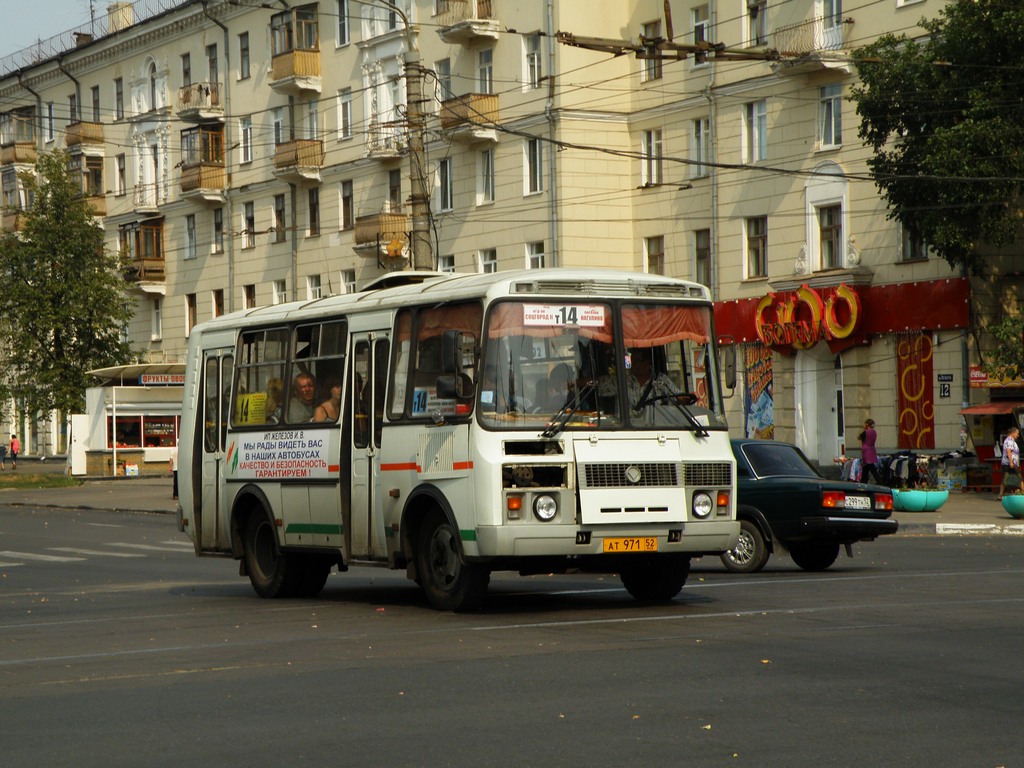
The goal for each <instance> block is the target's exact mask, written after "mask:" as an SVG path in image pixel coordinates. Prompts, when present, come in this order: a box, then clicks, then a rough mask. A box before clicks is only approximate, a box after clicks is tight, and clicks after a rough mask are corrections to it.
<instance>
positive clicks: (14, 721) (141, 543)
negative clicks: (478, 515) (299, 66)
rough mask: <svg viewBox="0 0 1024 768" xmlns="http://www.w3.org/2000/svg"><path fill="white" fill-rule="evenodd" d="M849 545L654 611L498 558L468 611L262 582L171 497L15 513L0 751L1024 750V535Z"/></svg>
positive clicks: (358, 587)
mask: <svg viewBox="0 0 1024 768" xmlns="http://www.w3.org/2000/svg"><path fill="white" fill-rule="evenodd" d="M856 551H857V557H856V558H855V559H853V560H848V559H846V558H845V557H843V558H841V559H840V561H839V562H838V563H837V565H836V566H835V567H834V568H833V569H832V570H830V571H828V572H826V573H823V574H808V573H804V572H802V571H800V570H798V569H796V568H795V567H794V566H793V565H792V564H791V562H790V561H789V560H788V558H773V560H772V561H771V562H770V563H769V566H768V568H767V569H766V570H765V571H764V572H762V573H760V574H757V575H754V576H746V577H737V576H734V575H731V574H728V573H726V572H725V571H724V569H722V568H721V567H720V565H718V564H717V563H716V561H704V562H703V563H699V564H697V565H696V566H695V569H694V573H693V574H692V575H691V578H690V581H689V582H688V584H687V586H686V588H685V589H684V591H683V593H682V595H681V596H680V597H679V598H678V599H677V600H675V601H673V602H672V603H671V604H668V605H664V606H656V607H650V606H642V605H638V604H636V603H635V602H633V600H632V599H631V598H630V597H629V596H628V595H627V594H626V592H625V591H624V590H623V589H622V588H621V586H620V585H619V582H618V580H617V579H616V578H601V577H595V576H546V577H531V578H521V577H518V576H513V575H506V574H496V575H495V577H494V579H493V580H492V588H491V598H490V600H489V602H488V606H487V610H486V611H484V612H482V613H478V614H471V615H452V614H442V613H437V612H435V611H433V610H431V609H430V608H428V607H427V605H426V602H425V600H424V599H423V597H422V595H421V593H420V592H419V590H418V589H417V588H416V587H415V586H414V585H412V584H411V583H410V582H407V581H406V580H405V578H404V574H402V573H391V572H387V571H377V570H369V569H353V570H352V571H350V572H348V573H346V574H332V576H331V577H330V579H329V580H328V584H327V588H326V590H325V592H324V594H323V595H322V596H321V597H320V598H319V599H316V600H295V601H265V600H260V599H259V598H257V597H255V595H254V594H253V593H252V591H251V589H250V587H249V585H248V581H247V580H245V579H243V578H240V577H238V576H237V565H236V564H235V563H233V562H232V561H229V560H221V559H197V558H195V557H194V556H193V554H192V552H191V549H190V547H189V543H188V541H187V540H186V539H185V538H184V536H183V535H181V534H179V533H178V532H177V529H176V528H175V526H174V522H173V520H172V519H170V518H168V516H166V515H131V514H118V513H110V512H98V511H91V512H88V513H78V512H74V511H68V510H58V509H47V510H33V509H31V508H0V742H2V748H0V765H2V766H18V767H20V766H48V767H52V766H76V767H78V768H82V767H86V766H94V765H95V766H100V765H102V766H140V765H146V766H176V767H178V768H180V766H186V765H219V766H252V765H257V764H259V765H306V764H309V765H313V764H332V765H335V764H348V765H368V766H377V765H380V766H384V765H388V766H393V765H402V766H420V765H423V766H426V765H452V766H469V765H472V766H533V765H536V766H563V765H564V766H570V765H571V766H629V765H641V764H644V765H685V766H722V765H728V766H744V765H747V766H760V767H769V766H785V767H786V768H794V767H799V766H816V767H817V766H830V765H835V766H852V765H873V766H882V765H894V766H895V765H901V766H902V765H921V766H925V765H927V766H957V767H958V768H959V767H960V766H988V767H991V768H994V767H995V766H1015V765H1021V764H1022V761H1024V737H1021V736H1020V734H1019V729H1018V724H1019V722H1020V714H1021V713H1022V710H1024V704H1022V703H1021V693H1020V692H1021V690H1022V689H1024V685H1022V684H1024V660H1022V659H1024V654H1021V652H1020V643H1021V629H1022V624H1024V622H1022V620H1021V615H1022V612H1021V607H1022V603H1024V596H1022V595H1021V590H1020V588H1019V584H1020V583H1021V579H1022V576H1024V541H1022V540H1021V539H1020V538H1019V537H1008V536H1002V537H963V538H961V537H948V536H947V537H936V536H926V537H891V538H889V539H884V540H880V541H877V542H874V543H873V544H866V545H861V546H859V547H857V549H856Z"/></svg>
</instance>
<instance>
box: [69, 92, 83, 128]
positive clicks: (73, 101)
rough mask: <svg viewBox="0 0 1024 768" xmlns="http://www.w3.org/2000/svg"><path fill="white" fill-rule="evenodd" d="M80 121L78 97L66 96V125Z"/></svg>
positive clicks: (73, 95)
mask: <svg viewBox="0 0 1024 768" xmlns="http://www.w3.org/2000/svg"><path fill="white" fill-rule="evenodd" d="M80 119H81V116H80V115H79V114H78V97H77V96H76V95H75V94H71V95H70V96H68V123H77V122H78V121H79V120H80Z"/></svg>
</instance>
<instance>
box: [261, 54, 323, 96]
mask: <svg viewBox="0 0 1024 768" xmlns="http://www.w3.org/2000/svg"><path fill="white" fill-rule="evenodd" d="M270 87H271V88H273V89H274V90H275V91H277V92H278V93H284V94H290V95H292V96H301V95H304V94H310V93H320V88H321V78H320V51H319V50H305V49H302V50H292V51H286V52H284V53H279V54H277V55H275V56H274V57H273V58H271V60H270Z"/></svg>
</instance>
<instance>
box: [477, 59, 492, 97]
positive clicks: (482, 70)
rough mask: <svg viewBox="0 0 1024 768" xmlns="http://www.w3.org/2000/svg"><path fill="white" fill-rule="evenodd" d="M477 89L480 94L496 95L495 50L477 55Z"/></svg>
mask: <svg viewBox="0 0 1024 768" xmlns="http://www.w3.org/2000/svg"><path fill="white" fill-rule="evenodd" d="M477 88H479V93H494V49H493V48H484V49H483V50H482V51H480V52H478V53H477Z"/></svg>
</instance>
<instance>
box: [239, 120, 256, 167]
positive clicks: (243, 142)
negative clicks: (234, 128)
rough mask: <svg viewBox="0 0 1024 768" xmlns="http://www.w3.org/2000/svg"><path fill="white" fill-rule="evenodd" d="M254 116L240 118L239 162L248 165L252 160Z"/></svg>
mask: <svg viewBox="0 0 1024 768" xmlns="http://www.w3.org/2000/svg"><path fill="white" fill-rule="evenodd" d="M252 159H253V158H252V117H251V116H246V117H241V118H239V119H238V162H239V163H240V164H242V165H247V164H249V163H251V162H252Z"/></svg>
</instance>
